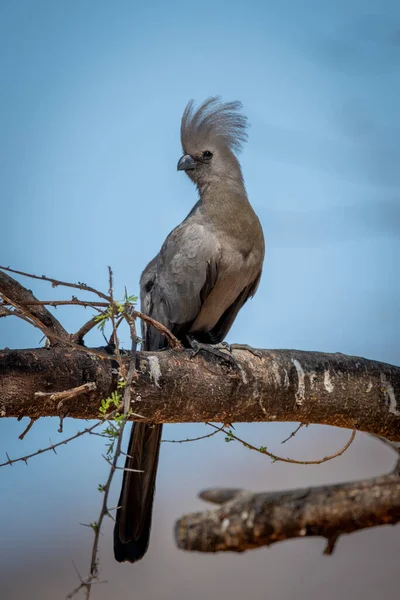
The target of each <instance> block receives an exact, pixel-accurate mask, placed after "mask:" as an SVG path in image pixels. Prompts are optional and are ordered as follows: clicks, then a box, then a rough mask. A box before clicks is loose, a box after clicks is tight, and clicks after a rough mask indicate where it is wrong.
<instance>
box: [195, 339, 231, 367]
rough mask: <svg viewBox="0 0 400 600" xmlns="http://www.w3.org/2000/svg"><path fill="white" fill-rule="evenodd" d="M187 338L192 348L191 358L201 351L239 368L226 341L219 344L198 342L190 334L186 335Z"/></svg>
mask: <svg viewBox="0 0 400 600" xmlns="http://www.w3.org/2000/svg"><path fill="white" fill-rule="evenodd" d="M187 339H188V341H189V344H190V347H191V348H192V355H191V358H194V357H195V356H196V354H199V352H202V353H204V354H208V355H211V356H215V358H216V359H217V360H219V361H221V362H224V363H225V364H228V365H229V366H231V367H234V368H236V369H239V367H238V364H237V361H236V359H235V358H234V356H233V354H232V349H231V346H230V345H229V344H227V343H226V342H220V343H219V344H204V343H202V342H198V341H197V340H195V339H194V338H193V337H191V336H188V337H187Z"/></svg>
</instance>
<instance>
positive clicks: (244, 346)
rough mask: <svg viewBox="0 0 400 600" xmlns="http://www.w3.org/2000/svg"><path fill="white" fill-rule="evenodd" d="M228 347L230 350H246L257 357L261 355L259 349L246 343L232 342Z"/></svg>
mask: <svg viewBox="0 0 400 600" xmlns="http://www.w3.org/2000/svg"><path fill="white" fill-rule="evenodd" d="M230 348H231V352H232V350H247V352H250V353H251V354H253V355H254V356H257V358H262V357H263V353H262V352H261V351H260V350H257V349H256V348H252V347H251V346H248V345H247V344H232V346H231V347H230Z"/></svg>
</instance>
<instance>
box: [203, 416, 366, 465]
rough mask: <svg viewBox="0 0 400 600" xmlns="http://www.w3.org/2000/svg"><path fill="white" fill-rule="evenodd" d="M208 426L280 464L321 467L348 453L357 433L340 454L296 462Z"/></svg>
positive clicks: (219, 428)
mask: <svg viewBox="0 0 400 600" xmlns="http://www.w3.org/2000/svg"><path fill="white" fill-rule="evenodd" d="M208 425H211V427H214V429H217V430H218V431H222V432H223V433H225V435H226V436H227V437H229V438H231V439H233V440H236V441H237V442H240V443H241V444H242V445H243V446H245V448H249V449H250V450H255V451H256V452H259V453H260V454H265V455H266V456H269V457H270V458H272V460H273V461H274V462H278V461H280V462H285V463H291V464H294V465H320V464H322V463H324V462H327V461H328V460H333V459H334V458H337V457H338V456H341V455H342V454H343V453H344V452H346V450H347V448H348V447H349V446H350V445H351V444H352V443H353V440H354V438H355V436H356V433H357V430H356V429H353V431H352V432H351V436H350V439H349V441H348V442H347V443H346V444H345V445H344V446H343V448H342V449H341V450H339V452H335V454H331V455H329V456H325V457H324V458H320V459H317V460H296V459H294V458H284V457H283V456H277V455H276V454H272V452H268V450H267V449H266V448H265V447H263V446H261V447H260V448H257V447H256V446H253V445H252V444H249V443H248V442H246V441H245V440H242V439H241V438H239V437H237V436H236V435H234V434H233V433H232V431H227V430H226V429H224V428H223V427H217V426H216V425H213V423H208Z"/></svg>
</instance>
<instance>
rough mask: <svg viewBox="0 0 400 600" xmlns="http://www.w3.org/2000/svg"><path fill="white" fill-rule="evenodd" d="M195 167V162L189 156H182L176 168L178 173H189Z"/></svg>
mask: <svg viewBox="0 0 400 600" xmlns="http://www.w3.org/2000/svg"><path fill="white" fill-rule="evenodd" d="M195 167H196V161H195V160H194V158H192V157H191V156H190V154H184V155H183V156H182V157H181V158H180V159H179V162H178V166H177V167H176V168H177V170H178V171H190V170H191V169H194V168H195Z"/></svg>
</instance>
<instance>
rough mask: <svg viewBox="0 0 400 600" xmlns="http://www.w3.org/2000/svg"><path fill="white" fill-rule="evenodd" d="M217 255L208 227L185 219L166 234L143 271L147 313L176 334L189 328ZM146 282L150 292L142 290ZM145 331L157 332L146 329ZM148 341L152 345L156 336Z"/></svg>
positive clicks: (214, 271) (215, 271)
mask: <svg viewBox="0 0 400 600" xmlns="http://www.w3.org/2000/svg"><path fill="white" fill-rule="evenodd" d="M220 256H221V248H220V245H219V243H218V242H217V241H216V239H215V236H214V234H213V233H212V232H210V230H209V229H207V228H206V227H205V226H204V225H203V224H201V223H199V222H194V221H191V220H186V221H184V222H183V223H182V224H181V225H179V226H178V227H177V228H176V229H174V230H173V231H172V232H171V233H170V235H169V236H168V237H167V239H166V241H165V242H164V245H163V247H162V248H161V250H160V253H159V255H158V256H157V257H156V259H154V260H155V261H156V262H155V265H154V264H153V261H152V263H150V265H149V266H148V267H147V269H146V270H145V272H144V273H143V275H142V280H141V290H142V303H143V304H142V305H143V307H144V308H145V309H146V310H147V311H148V312H147V314H150V315H151V316H152V317H153V318H154V319H156V320H158V321H160V322H161V323H163V324H164V325H165V326H166V327H168V328H169V329H170V330H171V331H172V332H173V333H175V335H177V336H178V337H179V333H180V331H182V332H187V331H189V329H190V324H191V323H192V322H193V321H194V320H195V319H196V317H197V315H198V314H199V312H200V309H201V305H202V303H203V301H204V298H206V297H207V296H208V294H209V293H210V291H211V290H212V288H213V287H214V285H215V282H216V280H217V275H218V264H219V261H220ZM145 279H146V281H145ZM146 282H147V287H148V288H150V287H151V290H150V292H143V290H144V289H145V285H146ZM143 294H144V296H143ZM151 330H153V328H151ZM146 335H147V338H149V335H151V336H155V335H156V332H154V331H152V332H151V333H150V331H149V330H148V331H147V334H146ZM149 342H150V345H151V346H152V347H153V346H154V344H155V340H149Z"/></svg>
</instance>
